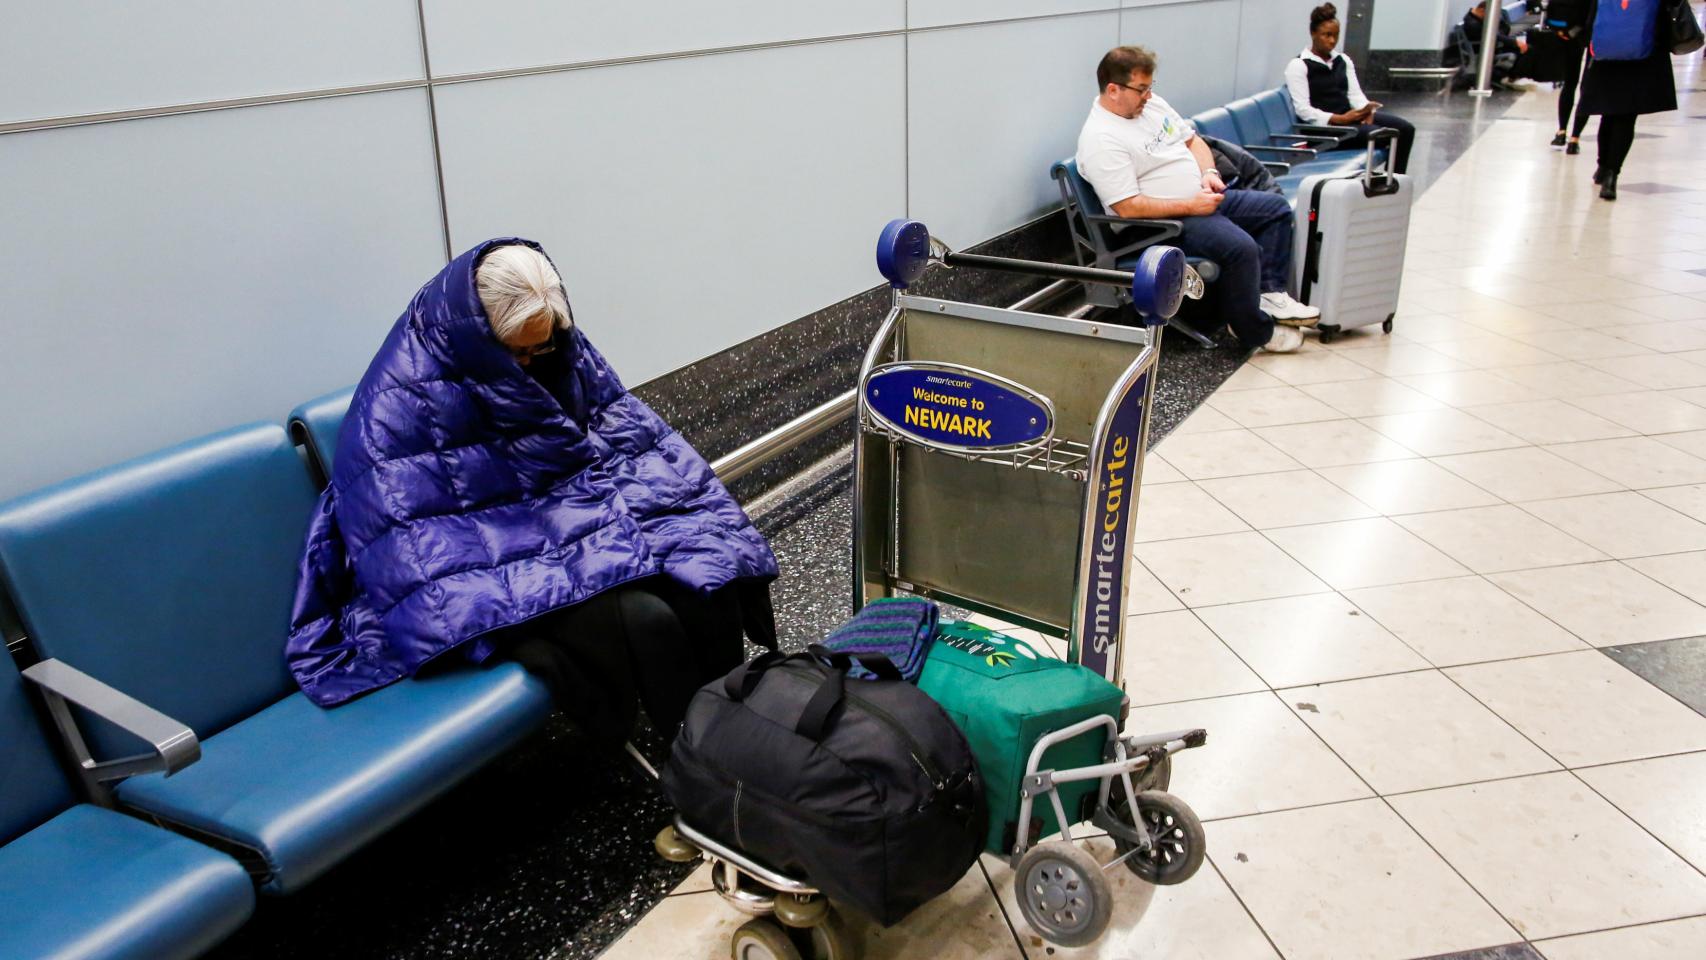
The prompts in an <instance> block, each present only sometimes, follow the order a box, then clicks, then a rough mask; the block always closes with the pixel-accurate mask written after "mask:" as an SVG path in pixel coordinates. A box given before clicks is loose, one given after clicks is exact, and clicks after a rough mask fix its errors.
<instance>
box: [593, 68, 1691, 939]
mask: <svg viewBox="0 0 1706 960" xmlns="http://www.w3.org/2000/svg"><path fill="white" fill-rule="evenodd" d="M1698 68H1699V58H1694V60H1693V62H1692V64H1688V65H1685V64H1684V63H1683V62H1681V61H1679V63H1678V69H1679V80H1680V82H1679V87H1680V88H1683V92H1682V94H1681V95H1682V97H1683V108H1682V109H1681V110H1680V111H1678V112H1676V113H1673V114H1665V115H1661V116H1657V117H1648V118H1643V119H1642V120H1641V124H1640V130H1641V131H1642V132H1644V133H1650V134H1654V135H1656V138H1654V139H1645V138H1644V139H1641V140H1638V141H1636V143H1635V148H1634V152H1633V155H1632V157H1631V159H1630V161H1629V164H1628V166H1627V167H1626V169H1625V171H1624V174H1623V177H1622V181H1623V186H1624V191H1623V195H1622V198H1621V199H1620V200H1618V201H1617V203H1616V204H1608V203H1604V202H1601V201H1599V200H1598V199H1596V198H1595V197H1594V196H1593V194H1592V192H1591V190H1590V188H1589V185H1588V179H1587V178H1588V174H1589V172H1590V171H1591V169H1592V166H1593V160H1592V157H1591V154H1592V150H1593V146H1592V144H1591V143H1590V144H1589V145H1588V151H1587V155H1584V156H1581V157H1577V158H1567V157H1565V156H1563V155H1562V154H1560V153H1557V152H1554V151H1549V150H1547V149H1546V148H1545V146H1544V142H1545V139H1546V137H1547V136H1548V135H1549V134H1550V131H1551V120H1550V119H1549V117H1550V114H1551V110H1552V99H1551V94H1550V92H1548V91H1543V92H1536V93H1531V94H1528V95H1527V96H1525V97H1524V98H1523V99H1522V100H1521V101H1520V102H1519V103H1518V104H1517V105H1516V106H1515V107H1514V108H1513V109H1512V110H1511V111H1510V112H1509V113H1508V114H1507V115H1506V116H1505V117H1504V118H1503V119H1501V120H1499V121H1497V122H1495V123H1493V124H1492V125H1491V126H1490V128H1489V129H1488V130H1487V132H1486V133H1485V134H1484V135H1483V136H1482V137H1481V138H1480V139H1479V140H1478V141H1477V142H1476V144H1475V145H1474V146H1473V147H1472V148H1471V149H1470V150H1469V151H1468V152H1467V153H1466V154H1465V155H1464V156H1463V157H1462V159H1460V160H1459V161H1458V162H1457V163H1456V164H1455V165H1454V166H1453V167H1452V168H1451V169H1450V170H1448V171H1447V172H1446V173H1445V175H1444V176H1443V178H1442V179H1441V180H1439V182H1438V183H1437V184H1436V185H1435V186H1433V187H1432V188H1431V189H1430V190H1429V191H1428V193H1427V194H1426V195H1425V196H1424V197H1423V198H1422V199H1421V200H1420V202H1419V203H1418V205H1417V207H1416V211H1415V218H1414V223H1413V227H1412V230H1411V240H1410V254H1409V261H1408V271H1407V273H1406V275H1405V283H1404V292H1403V296H1402V303H1401V308H1400V312H1399V316H1398V320H1397V327H1396V330H1395V331H1394V333H1393V334H1391V335H1390V336H1383V335H1381V334H1380V333H1378V331H1376V332H1372V333H1371V332H1366V331H1364V332H1358V333H1355V334H1352V335H1347V336H1345V337H1344V338H1342V339H1341V340H1339V341H1338V342H1335V343H1334V344H1332V345H1330V346H1327V347H1323V346H1322V345H1321V344H1320V342H1319V341H1318V340H1317V339H1315V338H1310V339H1308V340H1307V341H1306V345H1305V348H1304V349H1303V350H1302V351H1301V352H1299V353H1296V354H1292V355H1288V356H1270V355H1258V356H1257V357H1255V358H1253V359H1252V361H1251V362H1250V363H1249V364H1248V365H1246V366H1245V367H1244V368H1243V369H1242V370H1240V371H1239V372H1238V373H1237V374H1236V375H1235V376H1233V377H1232V378H1231V379H1230V380H1229V381H1228V382H1227V383H1226V384H1225V385H1224V386H1223V387H1222V388H1221V389H1220V390H1219V391H1218V392H1217V393H1216V394H1215V395H1214V396H1213V397H1212V398H1211V399H1210V400H1209V401H1208V403H1207V404H1206V405H1205V406H1204V407H1202V408H1201V409H1199V411H1198V412H1197V413H1195V414H1194V415H1193V416H1192V417H1191V418H1190V419H1189V420H1187V421H1186V423H1185V424H1184V426H1183V427H1181V428H1180V429H1179V430H1178V431H1177V432H1176V433H1175V434H1174V435H1173V436H1171V437H1169V438H1168V439H1166V440H1165V441H1164V442H1163V443H1161V444H1160V445H1159V447H1158V448H1157V449H1156V450H1155V451H1153V452H1152V454H1151V455H1150V456H1149V458H1148V460H1147V462H1146V464H1145V468H1144V486H1145V489H1144V493H1143V495H1142V500H1141V505H1140V510H1139V521H1138V536H1137V538H1136V539H1137V541H1138V542H1137V543H1136V544H1135V547H1134V551H1135V555H1136V556H1137V558H1138V560H1139V561H1140V563H1141V566H1140V568H1139V569H1138V570H1137V571H1136V577H1135V579H1134V585H1133V591H1132V610H1133V613H1134V615H1133V618H1132V621H1131V630H1130V633H1131V635H1132V637H1133V643H1132V646H1131V648H1130V652H1129V653H1128V655H1127V657H1128V664H1127V671H1126V672H1127V681H1128V691H1129V692H1130V694H1131V695H1132V697H1133V701H1134V709H1133V713H1132V720H1131V724H1130V727H1129V728H1130V729H1134V730H1140V729H1150V728H1155V729H1159V728H1169V729H1172V728H1177V727H1183V726H1204V727H1206V728H1208V730H1209V731H1210V742H1209V744H1208V745H1207V746H1206V747H1204V748H1203V749H1200V750H1197V751H1194V752H1192V753H1189V754H1186V755H1184V756H1182V757H1180V758H1179V760H1178V763H1177V766H1176V768H1175V774H1174V779H1173V789H1174V792H1176V793H1178V794H1179V795H1180V796H1182V797H1184V798H1185V799H1186V800H1187V801H1189V802H1190V803H1191V804H1192V805H1193V806H1194V807H1195V808H1196V809H1197V810H1198V811H1199V812H1200V813H1201V814H1202V816H1203V818H1204V820H1205V821H1206V822H1207V834H1208V842H1209V859H1208V863H1207V864H1206V865H1205V866H1204V869H1203V871H1202V872H1201V873H1200V874H1199V875H1198V877H1197V878H1195V879H1193V880H1192V881H1190V882H1189V883H1187V884H1185V885H1183V886H1181V887H1175V888H1165V889H1161V890H1155V889H1152V888H1148V887H1144V886H1143V885H1141V884H1138V883H1136V882H1135V881H1132V880H1131V879H1130V877H1129V875H1127V874H1126V873H1125V871H1123V870H1118V869H1116V870H1115V871H1114V872H1115V874H1116V882H1117V884H1118V890H1119V896H1120V902H1119V906H1118V909H1117V910H1116V913H1115V917H1114V922H1113V926H1112V928H1111V929H1110V930H1109V932H1108V934H1107V935H1106V936H1105V938H1104V939H1103V940H1102V941H1101V943H1099V944H1097V945H1095V946H1094V947H1091V948H1084V949H1079V950H1058V949H1051V948H1049V947H1048V946H1047V945H1046V944H1045V943H1044V942H1043V941H1042V940H1041V939H1040V938H1038V937H1036V936H1035V934H1034V933H1032V931H1030V929H1029V928H1028V927H1027V926H1026V925H1025V922H1024V920H1023V918H1022V917H1021V916H1020V915H1019V913H1018V911H1017V910H1016V908H1015V906H1014V903H1013V894H1012V883H1011V875H1010V873H1009V871H1008V870H1007V867H1006V865H1005V864H1003V863H1001V862H999V861H997V860H996V859H995V858H993V857H985V858H984V862H983V863H982V864H981V865H980V866H979V867H978V868H977V869H974V870H973V871H972V872H971V873H968V874H967V875H966V877H965V879H964V880H962V881H961V883H960V884H959V886H958V887H956V888H955V889H954V890H953V891H951V892H950V893H949V894H947V895H945V896H944V897H942V898H939V899H938V900H937V901H935V902H933V903H931V904H930V905H928V906H927V907H925V908H923V909H921V910H920V911H919V912H918V913H917V914H916V915H915V916H914V917H912V918H909V919H908V920H907V921H905V922H904V923H902V924H900V925H899V926H897V927H895V928H893V929H891V930H882V931H879V930H867V931H866V932H865V937H866V948H867V955H868V956H870V957H873V958H886V957H968V958H970V957H977V958H997V957H1007V958H1021V957H1029V958H1041V957H1047V956H1059V957H1108V958H1138V957H1145V958H1148V957H1153V958H1158V960H1186V958H1205V960H1238V958H1245V957H1248V958H1285V960H1297V958H1331V960H1341V958H1362V957H1367V958H1390V960H1401V958H1406V957H1423V956H1433V955H1439V954H1448V953H1453V952H1457V951H1474V950H1476V949H1477V948H1486V947H1493V946H1497V945H1500V944H1513V943H1523V942H1526V943H1527V946H1526V947H1525V948H1524V949H1525V950H1529V951H1533V952H1532V953H1527V952H1525V953H1523V954H1521V956H1526V957H1534V956H1543V957H1545V958H1546V960H1586V958H1593V960H1601V958H1617V960H1682V958H1692V960H1698V958H1702V957H1706V873H1703V871H1706V717H1702V716H1701V715H1700V714H1698V713H1696V712H1694V711H1693V710H1691V709H1690V708H1688V707H1687V706H1685V705H1683V704H1682V703H1681V702H1680V701H1678V700H1676V699H1674V698H1672V697H1671V696H1670V695H1668V694H1666V693H1665V692H1663V691H1661V690H1660V689H1658V688H1657V687H1655V686H1654V685H1652V684H1651V683H1649V682H1648V681H1646V680H1645V679H1643V678H1642V677H1640V676H1638V675H1637V674H1635V673H1633V672H1632V671H1630V670H1628V669H1626V668H1624V667H1623V666H1621V665H1620V664H1618V663H1617V662H1616V661H1615V660H1612V659H1611V658H1609V657H1607V656H1605V655H1604V654H1603V653H1601V652H1600V651H1599V650H1598V649H1596V648H1598V647H1603V646H1608V645H1613V644H1627V643H1636V642H1642V641H1653V640H1664V639H1670V638H1679V637H1693V636H1699V635H1702V634H1706V606H1703V604H1706V523H1703V522H1702V521H1706V276H1702V275H1698V274H1695V273H1691V272H1689V271H1692V270H1702V269H1706V188H1703V189H1700V190H1697V191H1696V190H1685V191H1683V192H1672V193H1662V194H1647V193H1641V192H1639V191H1635V190H1630V189H1629V186H1630V185H1631V184H1639V183H1644V182H1652V183H1663V184H1673V185H1677V186H1681V187H1684V188H1689V187H1693V186H1694V185H1696V184H1698V183H1699V182H1700V170H1701V167H1700V157H1702V156H1706V124H1698V123H1693V122H1691V121H1690V120H1689V119H1688V118H1689V117H1690V115H1692V114H1694V113H1696V112H1699V113H1706V92H1694V91H1691V90H1689V89H1688V88H1691V87H1693V86H1695V85H1696V83H1698V82H1699V80H1700V79H1701V78H1702V75H1701V74H1700V73H1699V69H1698ZM1091 843H1092V850H1093V852H1095V853H1097V854H1098V855H1099V856H1102V857H1103V858H1104V859H1107V858H1109V857H1111V856H1112V850H1111V846H1110V845H1109V844H1108V842H1107V841H1106V840H1105V839H1100V840H1094V841H1091ZM701 874H702V871H701ZM738 921H739V917H738V915H737V914H735V913H734V912H733V911H732V910H731V909H730V908H728V907H727V906H726V905H724V904H723V903H722V902H721V901H720V900H719V899H718V898H717V896H716V895H715V894H714V893H711V892H709V891H708V888H707V884H706V882H705V878H704V877H703V876H702V875H695V876H694V877H692V878H690V879H689V880H688V881H687V882H685V883H684V884H683V885H682V887H681V888H680V889H679V890H678V892H677V894H676V895H674V896H671V897H669V898H668V899H666V900H665V901H664V902H663V903H662V904H661V905H660V906H658V907H657V908H656V909H654V910H653V911H652V912H651V913H650V914H649V915H647V916H646V917H645V918H644V919H643V920H642V921H641V922H640V923H639V924H638V925H637V926H636V927H634V928H633V929H632V930H631V931H630V932H629V933H628V934H627V935H626V936H625V937H624V938H623V939H622V940H621V941H620V942H618V943H617V944H616V945H614V946H613V947H612V948H611V950H610V951H609V953H608V954H607V956H609V957H611V958H615V960H629V958H640V960H655V958H660V957H714V956H726V955H727V953H726V951H727V946H726V936H727V934H728V932H729V931H730V930H732V929H733V927H734V926H735V925H736V924H737V923H738ZM1471 955H1473V954H1471ZM1501 956H1503V954H1501ZM1511 956H1517V954H1511Z"/></svg>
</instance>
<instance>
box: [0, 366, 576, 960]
mask: <svg viewBox="0 0 1706 960" xmlns="http://www.w3.org/2000/svg"><path fill="white" fill-rule="evenodd" d="M348 403H349V391H343V392H341V393H339V394H335V395H332V396H331V397H328V398H322V399H321V400H320V401H317V402H315V403H311V404H305V405H304V406H303V407H302V408H299V409H298V411H297V413H296V414H295V415H293V416H292V417H291V419H290V428H289V430H288V431H287V427H286V425H284V424H279V423H257V424H252V425H249V426H245V427H239V428H236V429H233V430H229V431H226V432H224V433H220V434H217V435H215V436H212V437H207V438H204V439H201V440H196V441H192V442H190V443H186V444H183V445H181V446H178V447H174V448H172V449H168V450H164V451H161V452H158V453H154V454H152V455H149V456H145V457H142V458H140V459H137V460H134V461H131V462H129V463H125V464H121V465H119V466H116V467H112V468H110V469H107V470H103V471H100V472H98V473H95V474H92V475H89V476H85V477H81V478H78V479H74V480H71V481H67V482H65V483H61V484H58V485H56V486H53V487H50V488H48V489H45V490H42V491H39V492H37V493H34V494H31V495H28V496H25V497H23V498H21V499H18V500H15V501H12V502H10V503H6V504H0V600H3V602H4V605H6V606H7V607H8V610H7V612H8V613H9V614H10V617H9V619H10V620H12V621H13V622H14V623H15V624H16V625H17V626H18V628H19V629H20V630H21V632H22V636H21V637H15V638H11V639H13V640H15V641H16V642H17V644H18V647H19V649H18V653H17V657H16V659H14V658H13V657H7V656H0V917H3V918H4V919H3V921H0V956H4V957H51V958H73V957H75V958H93V957H102V958H112V957H127V958H128V957H136V958H149V960H160V958H175V957H191V956H195V955H196V954H198V953H200V952H203V951H205V950H206V949H208V948H209V947H211V946H212V945H213V944H215V943H217V942H218V941H220V940H221V939H223V938H224V937H225V936H227V935H229V934H230V933H231V932H232V931H234V930H235V929H237V928H238V927H239V926H241V924H242V923H243V922H244V921H245V919H246V918H247V917H248V916H249V914H250V913H251V911H252V910H253V909H254V904H255V893H256V891H257V890H259V892H261V893H263V894H269V895H284V894H289V893H292V892H294V891H297V890H300V889H301V888H302V887H303V886H305V885H306V884H308V883H310V882H311V881H313V880H314V879H315V878H316V877H318V876H320V875H321V874H323V873H324V872H325V871H326V870H328V869H330V868H331V867H332V866H334V865H335V864H337V863H338V862H339V861H341V860H342V859H344V858H345V857H347V856H348V855H350V854H351V853H352V852H354V851H355V850H357V849H359V848H360V847H362V846H363V845H364V844H366V843H367V842H369V841H370V840H372V839H373V838H375V837H377V836H378V835H379V834H381V833H383V832H384V831H385V830H387V829H388V828H390V827H391V826H393V825H394V824H396V823H398V822H399V821H401V820H402V819H403V818H405V817H407V816H408V815H409V814H410V813H412V812H414V811H415V810H417V809H419V808H420V807H421V806H423V805H425V804H426V803H427V802H429V801H430V800H432V799H433V798H435V797H437V796H439V795H440V794H442V793H444V792H445V791H446V790H447V789H449V788H450V787H451V786H453V785H455V784H456V783H457V782H459V781H460V780H462V779H463V778H465V777H466V776H467V775H469V774H470V773H472V772H473V771H474V770H476V769H478V768H479V767H481V766H482V765H484V764H485V763H486V762H487V761H488V760H490V759H492V758H493V757H495V756H497V755H498V754H500V753H502V752H503V751H505V750H507V749H508V748H509V747H511V746H512V745H514V744H516V743H517V742H518V741H520V740H521V739H522V738H524V737H526V736H527V735H528V734H530V733H531V732H533V731H534V730H536V729H537V728H538V727H540V726H541V725H542V724H543V723H544V721H545V719H546V717H547V716H548V715H549V714H550V712H551V700H550V696H549V694H548V693H547V691H546V689H545V688H544V686H543V685H542V684H540V683H539V682H538V681H536V680H535V679H534V678H533V677H531V676H529V675H528V674H527V673H526V672H525V671H524V670H522V668H521V667H519V666H518V665H516V664H514V663H499V664H496V665H494V666H491V667H490V668H474V667H471V666H457V667H454V668H451V669H444V670H439V671H436V672H434V674H433V675H432V676H430V677H426V678H422V679H417V680H414V681H411V682H407V683H399V684H395V685H393V686H390V687H387V688H385V689H383V690H380V691H377V692H375V693H373V694H370V695H368V696H366V697H363V698H361V699H359V700H356V701H354V702H351V703H348V704H345V705H343V706H340V707H337V708H336V709H332V710H324V709H321V708H320V707H318V706H315V705H314V704H313V703H311V702H309V701H308V700H307V698H306V697H304V696H303V694H302V693H301V692H299V691H298V690H297V688H296V686H295V684H294V682H293V681H292V679H291V677H290V675H289V673H288V672H287V671H286V669H285V664H284V659H283V655H282V650H283V641H284V636H285V633H286V630H287V629H288V624H289V618H290V609H291V601H292V595H293V591H294V587H295V583H296V564H297V559H298V556H299V554H300V552H301V549H302V538H303V531H304V530H305V528H306V527H307V523H308V518H309V515H310V512H311V511H312V510H314V509H315V503H316V498H317V494H318V489H319V486H320V484H322V483H323V482H324V478H325V476H326V475H327V474H328V473H329V470H330V454H331V452H332V451H333V450H334V449H335V445H336V444H335V441H336V437H337V430H338V426H339V424H340V422H341V419H342V416H343V413H344V410H345V408H347V406H348ZM292 434H294V435H295V436H296V438H297V439H296V440H293V439H292ZM20 664H22V665H24V668H23V669H22V672H21V674H20V671H19V665H20Z"/></svg>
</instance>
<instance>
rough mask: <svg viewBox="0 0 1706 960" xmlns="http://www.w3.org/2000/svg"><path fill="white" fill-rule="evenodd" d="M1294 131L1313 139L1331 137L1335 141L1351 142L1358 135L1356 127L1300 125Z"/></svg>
mask: <svg viewBox="0 0 1706 960" xmlns="http://www.w3.org/2000/svg"><path fill="white" fill-rule="evenodd" d="M1292 129H1293V130H1296V131H1297V132H1299V133H1306V134H1308V135H1310V136H1312V137H1329V138H1331V139H1334V140H1349V139H1351V138H1352V137H1355V136H1356V135H1357V132H1356V129H1355V128H1354V127H1332V126H1326V125H1324V124H1314V123H1300V124H1297V125H1296V126H1294V127H1292Z"/></svg>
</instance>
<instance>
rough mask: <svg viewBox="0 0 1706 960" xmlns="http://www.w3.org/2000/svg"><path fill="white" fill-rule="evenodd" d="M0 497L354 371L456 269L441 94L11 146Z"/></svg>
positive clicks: (272, 411) (119, 126)
mask: <svg viewBox="0 0 1706 960" xmlns="http://www.w3.org/2000/svg"><path fill="white" fill-rule="evenodd" d="M0 183H7V184H25V183H27V184H29V188H28V189H17V190H10V191H8V195H7V199H6V201H5V208H4V209H5V214H4V218H5V223H6V228H5V229H4V230H0V263H4V264H5V265H6V267H5V276H6V279H5V282H4V283H3V284H0V317H3V318H4V322H0V437H4V438H5V449H6V453H5V455H4V456H3V457H0V497H3V496H9V495H13V494H18V493H22V492H24V491H26V490H29V489H32V488H34V487H37V486H39V485H41V484H44V483H47V482H49V481H52V480H57V479H61V478H64V477H67V476H71V475H74V474H77V473H81V472H83V471H86V470H90V469H94V468H96V467H100V466H103V465H107V464H111V463H114V462H116V461H118V460H121V459H123V458H126V457H129V456H133V455H136V454H140V453H144V452H146V451H149V450H152V449H156V448H158V447H160V446H163V445H166V444H169V443H174V442H177V441H180V440H183V439H186V438H189V437H193V436H196V435H199V434H202V433H206V432H209V431H212V430H217V429H222V428H225V427H228V426H231V425H233V424H237V423H243V422H246V421H250V420H257V419H268V420H280V421H282V418H283V417H284V415H285V414H286V413H288V412H289V410H290V408H291V407H293V406H295V405H296V404H297V403H298V402H300V401H302V400H305V399H308V398H309V397H311V396H314V395H316V394H319V393H323V392H325V391H327V390H330V389H333V388H336V387H338V386H341V385H344V384H348V383H351V382H353V381H354V380H355V379H356V378H357V377H359V376H360V374H361V372H362V371H363V370H364V369H366V367H367V363H368V360H369V359H370V358H371V356H372V354H373V350H374V348H375V347H377V346H378V344H379V340H380V338H381V337H382V336H383V334H384V332H385V330H386V329H387V328H388V327H389V326H390V324H391V321H392V320H394V319H395V318H396V316H397V315H398V314H399V313H401V312H402V309H403V307H404V306H405V305H406V304H407V302H408V300H409V297H410V296H411V295H412V294H413V293H414V291H415V290H416V289H417V288H418V287H419V286H420V284H421V283H423V282H424V281H425V280H426V279H427V278H429V277H430V276H431V275H432V273H433V272H434V271H435V270H437V269H438V268H439V267H440V266H441V265H442V264H443V245H442V243H441V240H440V236H441V234H440V230H439V224H438V209H437V203H436V201H435V197H434V189H433V169H432V146H431V142H430V140H429V138H428V127H427V104H426V94H425V92H424V91H419V90H404V91H397V92H392V93H384V94H371V95H366V96H358V97H340V98H334V99H328V100H320V101H314V102H309V103H297V104H286V105H279V106H268V107H254V108H248V109H242V110H228V111H219V112H215V113H206V114H197V115H191V116H180V117H167V118H157V119H152V120H137V121H131V122H126V123H109V124H100V125H96V126H88V127H74V128H69V129H62V130H51V131H42V132H36V133H17V134H9V135H6V136H4V137H0Z"/></svg>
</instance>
